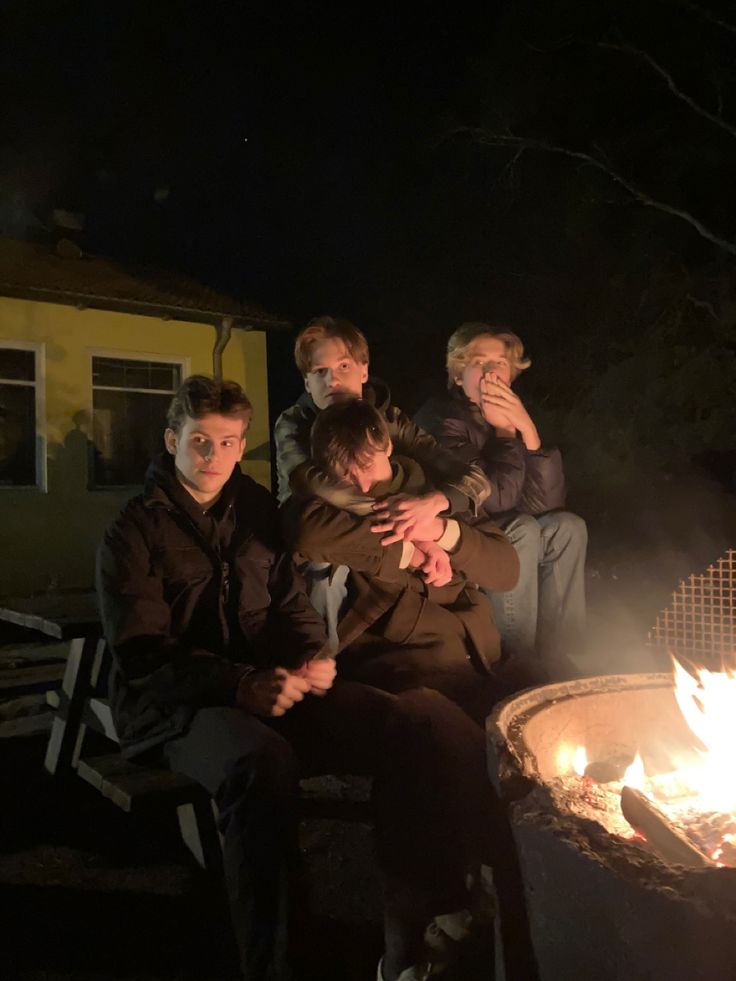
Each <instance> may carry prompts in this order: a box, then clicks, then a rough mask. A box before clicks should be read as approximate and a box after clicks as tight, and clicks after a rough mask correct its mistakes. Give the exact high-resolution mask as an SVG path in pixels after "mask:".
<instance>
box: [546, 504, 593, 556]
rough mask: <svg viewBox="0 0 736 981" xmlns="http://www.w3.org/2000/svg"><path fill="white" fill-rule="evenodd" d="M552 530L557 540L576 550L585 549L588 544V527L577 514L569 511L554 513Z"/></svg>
mask: <svg viewBox="0 0 736 981" xmlns="http://www.w3.org/2000/svg"><path fill="white" fill-rule="evenodd" d="M553 517H554V522H553V526H554V530H555V535H556V537H558V538H561V539H563V540H564V541H565V542H566V543H569V544H570V545H572V546H575V547H576V548H578V549H585V548H586V547H587V544H588V526H587V525H586V523H585V521H584V520H583V519H582V518H581V517H580V515H578V514H573V513H572V512H571V511H557V512H555V513H554V516H553Z"/></svg>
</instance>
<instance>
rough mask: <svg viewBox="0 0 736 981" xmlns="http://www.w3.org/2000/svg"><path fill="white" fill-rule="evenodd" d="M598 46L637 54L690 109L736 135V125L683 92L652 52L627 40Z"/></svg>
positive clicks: (608, 42)
mask: <svg viewBox="0 0 736 981" xmlns="http://www.w3.org/2000/svg"><path fill="white" fill-rule="evenodd" d="M598 47H599V48H608V50H609V51H622V52H623V53H624V54H630V55H635V56H636V57H637V58H641V59H642V60H643V61H645V62H646V63H647V64H648V65H649V67H650V68H651V69H652V71H654V72H656V73H657V75H659V76H660V78H662V79H664V81H665V83H666V85H667V88H668V89H669V90H670V92H671V93H672V94H673V95H674V96H675V97H676V98H677V99H680V100H681V101H682V102H684V103H685V105H686V106H689V107H690V109H692V111H693V112H694V113H697V115H698V116H702V118H703V119H707V120H708V121H709V122H711V123H713V125H714V126H718V127H719V129H723V130H725V131H726V132H727V133H730V135H731V136H735V137H736V126H733V125H732V124H731V123H729V122H727V121H726V120H725V119H723V117H722V116H720V115H717V114H716V113H713V112H710V111H709V110H708V109H705V108H704V107H703V106H701V105H700V104H699V103H698V102H696V101H695V99H693V98H692V96H689V95H688V94H687V93H686V92H683V91H682V89H681V88H679V87H678V86H677V84H676V83H675V80H674V78H673V77H672V76H671V75H670V73H669V72H668V71H667V70H666V69H664V68H663V67H662V66H661V65H660V64H659V62H657V61H655V60H654V58H652V56H651V55H650V54H647V52H646V51H642V50H641V49H640V48H635V47H634V46H633V45H631V44H627V43H625V42H622V43H621V44H614V43H613V42H611V41H599V42H598Z"/></svg>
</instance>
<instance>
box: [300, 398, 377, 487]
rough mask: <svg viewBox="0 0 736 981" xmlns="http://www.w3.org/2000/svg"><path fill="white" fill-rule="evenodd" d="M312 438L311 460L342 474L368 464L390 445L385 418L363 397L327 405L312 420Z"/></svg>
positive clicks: (324, 468) (342, 475)
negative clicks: (375, 455) (374, 456)
mask: <svg viewBox="0 0 736 981" xmlns="http://www.w3.org/2000/svg"><path fill="white" fill-rule="evenodd" d="M311 439H312V460H313V461H314V463H316V464H317V466H318V467H320V468H321V469H322V470H325V471H327V472H328V473H329V472H330V471H333V472H336V473H338V474H339V475H340V476H341V477H344V476H345V475H346V474H348V473H350V471H351V470H352V469H353V467H356V466H357V467H360V468H362V467H366V466H368V465H369V464H370V462H371V460H372V458H373V455H374V454H375V453H381V452H386V453H387V452H388V451H389V449H390V446H391V437H390V436H389V432H388V426H387V424H386V420H385V419H384V417H383V416H382V415H381V413H380V412H379V411H378V409H376V407H375V406H373V405H371V404H370V402H366V401H365V399H349V400H347V401H345V402H336V403H335V404H334V405H329V406H327V408H326V409H323V410H322V411H321V412H320V413H318V414H317V418H316V419H315V420H314V424H313V425H312V437H311Z"/></svg>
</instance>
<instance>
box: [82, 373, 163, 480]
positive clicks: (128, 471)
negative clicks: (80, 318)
mask: <svg viewBox="0 0 736 981" xmlns="http://www.w3.org/2000/svg"><path fill="white" fill-rule="evenodd" d="M181 377H182V364H181V362H179V363H170V362H163V361H142V360H141V361H139V360H137V359H135V360H134V359H132V358H118V357H97V356H94V357H93V358H92V416H93V434H94V447H93V457H94V459H93V466H92V482H93V486H94V487H115V486H120V485H125V484H142V483H143V477H144V474H145V472H146V467H147V466H148V464H149V462H150V460H151V457H152V456H154V455H155V454H156V453H158V452H159V451H160V450H162V449H163V432H164V428H165V426H166V410H167V408H168V406H169V402H170V401H171V396H172V395H173V393H174V392H175V391H176V389H177V388H178V387H179V385H180V383H181Z"/></svg>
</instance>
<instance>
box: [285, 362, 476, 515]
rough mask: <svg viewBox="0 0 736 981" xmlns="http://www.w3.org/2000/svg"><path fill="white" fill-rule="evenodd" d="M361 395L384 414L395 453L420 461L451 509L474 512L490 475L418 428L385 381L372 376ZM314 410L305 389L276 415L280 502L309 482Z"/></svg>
mask: <svg viewBox="0 0 736 981" xmlns="http://www.w3.org/2000/svg"><path fill="white" fill-rule="evenodd" d="M363 398H364V399H365V400H366V402H370V404H371V405H373V406H375V407H376V408H377V409H378V411H379V412H380V413H381V414H382V415H383V417H384V418H385V420H386V423H387V424H388V432H389V436H390V437H391V442H392V444H393V449H394V453H396V454H401V455H402V456H404V457H407V458H409V459H413V460H416V461H417V463H419V464H420V466H421V467H422V468H423V470H424V471H425V473H426V475H427V478H428V480H429V482H430V484H431V485H432V486H434V487H435V488H436V489H437V490H439V491H441V492H442V493H443V494H444V495H445V497H446V498H447V499H448V501H449V502H450V507H449V509H448V511H449V513H450V514H458V513H462V512H465V511H470V512H472V513H473V514H477V513H478V508H479V507H480V506H481V504H482V503H483V502H484V501H485V499H486V498H487V497H488V493H489V488H488V481H487V480H486V478H485V476H484V475H483V471H482V469H481V468H480V467H479V466H478V464H477V463H475V462H472V463H466V462H465V461H463V460H459V459H458V458H456V457H454V456H453V455H452V454H451V453H448V452H446V451H445V450H443V449H441V447H439V446H438V445H437V440H436V439H435V438H434V436H430V435H429V433H426V432H424V431H423V430H421V429H420V428H419V427H418V426H416V425H415V424H414V423H413V422H412V421H411V419H410V418H409V417H408V416H407V415H406V414H405V413H403V412H402V411H401V409H398V408H397V407H396V406H395V405H391V393H390V392H389V389H388V386H386V385H385V384H384V383H383V382H381V381H378V380H377V379H374V378H372V379H371V380H370V381H369V382H367V383H366V384H365V385H364V386H363ZM318 412H319V409H318V408H317V406H316V405H315V404H314V400H313V399H312V396H311V395H310V394H309V392H306V391H305V392H302V394H301V395H300V397H299V398H298V399H297V401H296V403H295V404H294V405H292V407H291V408H290V409H287V410H286V411H285V412H282V413H281V415H280V416H279V418H278V419H277V420H276V425H275V426H274V440H275V442H276V471H277V477H278V499H279V503H280V504H283V503H284V501H286V500H288V498H289V497H290V496H291V492H292V489H293V486H294V485H296V486H297V487H298V488H299V489H300V490H303V485H304V484H308V483H309V481H304V480H303V477H304V471H305V469H306V468H307V467H308V462H309V458H310V456H311V449H310V443H309V441H310V433H311V429H312V423H313V422H314V420H315V418H316V417H317V413H318ZM297 468H299V469H297ZM295 471H296V473H295ZM292 482H294V483H292Z"/></svg>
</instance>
